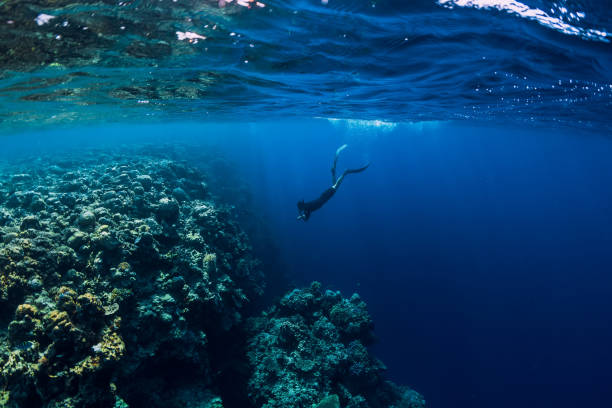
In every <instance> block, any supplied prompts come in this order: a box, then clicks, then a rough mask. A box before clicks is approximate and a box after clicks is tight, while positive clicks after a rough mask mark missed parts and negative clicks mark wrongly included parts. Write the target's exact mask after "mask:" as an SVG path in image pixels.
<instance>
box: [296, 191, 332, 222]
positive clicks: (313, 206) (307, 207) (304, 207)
mask: <svg viewBox="0 0 612 408" xmlns="http://www.w3.org/2000/svg"><path fill="white" fill-rule="evenodd" d="M335 193H336V189H335V188H333V187H330V188H328V189H327V190H325V191H324V192H323V193H321V195H320V196H319V198H317V199H316V200H312V201H308V202H306V203H305V202H303V201H300V202H299V203H298V209H299V210H300V212H302V213H303V214H304V221H306V220H307V219H308V218H310V213H311V212H313V211H316V210H318V209H319V208H321V207H323V204H325V203H326V202H328V201H329V199H330V198H332V197H333V196H334V194H335Z"/></svg>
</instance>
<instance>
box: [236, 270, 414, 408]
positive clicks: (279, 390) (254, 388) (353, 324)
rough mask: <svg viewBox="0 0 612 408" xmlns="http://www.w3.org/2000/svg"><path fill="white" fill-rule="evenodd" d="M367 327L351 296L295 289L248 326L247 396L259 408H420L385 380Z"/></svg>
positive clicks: (408, 392)
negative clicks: (373, 352)
mask: <svg viewBox="0 0 612 408" xmlns="http://www.w3.org/2000/svg"><path fill="white" fill-rule="evenodd" d="M372 328H373V327H372V320H371V319H370V316H369V314H368V312H367V310H366V305H365V303H364V302H363V301H362V300H361V299H360V298H359V296H358V295H357V294H354V295H353V296H351V298H350V299H346V298H343V297H342V296H341V295H340V293H339V292H333V291H330V290H327V291H323V290H322V289H321V285H320V284H319V283H318V282H314V283H313V284H312V285H311V286H310V288H307V289H303V290H300V289H295V290H293V291H292V292H290V293H288V294H287V295H285V296H284V297H283V298H282V299H281V301H280V303H279V304H278V305H276V306H273V307H272V308H271V309H270V310H269V311H267V312H266V313H263V314H262V315H261V316H260V317H257V318H252V319H250V320H249V323H248V332H249V343H248V359H249V364H250V372H251V373H252V374H251V377H250V379H249V383H248V389H249V396H250V397H251V398H252V400H253V401H254V402H255V406H257V407H262V408H281V407H296V408H306V407H308V408H310V407H317V408H332V407H335V408H337V407H340V406H342V407H350V408H382V407H387V408H390V407H398V408H399V407H402V408H421V407H424V406H425V401H424V400H423V399H422V397H421V396H420V395H419V394H418V393H416V392H415V391H413V390H411V389H408V388H405V387H404V388H403V387H398V386H396V385H394V384H393V383H391V382H389V381H386V380H385V379H384V378H383V376H382V372H383V371H384V370H385V366H384V365H383V364H382V363H381V362H380V361H379V360H377V359H376V358H374V357H372V356H371V355H370V354H369V353H368V350H367V348H366V346H367V345H368V344H370V343H371V342H372V340H373V336H372Z"/></svg>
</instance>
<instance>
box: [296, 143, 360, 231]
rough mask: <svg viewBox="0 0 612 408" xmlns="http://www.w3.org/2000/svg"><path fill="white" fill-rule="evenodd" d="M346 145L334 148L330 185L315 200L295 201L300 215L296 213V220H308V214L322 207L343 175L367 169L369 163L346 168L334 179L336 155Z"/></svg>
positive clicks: (337, 155)
mask: <svg viewBox="0 0 612 408" xmlns="http://www.w3.org/2000/svg"><path fill="white" fill-rule="evenodd" d="M346 146H347V145H342V146H340V147H339V148H338V150H336V157H335V158H334V165H333V166H332V169H331V172H332V186H331V187H330V188H328V189H327V190H325V191H324V192H323V193H321V195H320V196H319V198H317V199H316V200H312V201H308V202H304V200H302V201H299V202H298V203H297V207H298V212H299V213H300V215H298V217H297V219H298V220H303V221H308V218H310V214H311V213H312V212H313V211H316V210H318V209H319V208H321V207H323V204H325V203H326V202H328V201H329V199H330V198H332V197H333V196H334V194H335V193H336V190H338V187H340V184H341V183H342V180H344V177H345V176H346V175H347V174H351V173H361V172H362V171H364V170H365V169H367V168H368V166H369V165H370V163H368V164H366V165H365V166H363V167H360V168H358V169H346V170H344V173H342V175H341V176H340V177H338V178H337V179H336V164H338V157H339V156H340V153H341V152H342V151H343V150H344V149H346Z"/></svg>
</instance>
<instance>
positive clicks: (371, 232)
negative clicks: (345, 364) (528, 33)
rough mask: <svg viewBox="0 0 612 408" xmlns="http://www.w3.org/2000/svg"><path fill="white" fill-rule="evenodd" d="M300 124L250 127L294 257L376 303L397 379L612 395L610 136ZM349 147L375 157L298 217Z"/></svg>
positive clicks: (262, 179) (498, 392)
mask: <svg viewBox="0 0 612 408" xmlns="http://www.w3.org/2000/svg"><path fill="white" fill-rule="evenodd" d="M287 132H288V129H287V127H286V126H268V127H266V126H253V127H252V128H251V129H250V131H249V132H248V133H249V134H250V137H247V138H246V139H247V140H249V141H250V143H249V142H246V141H244V139H240V140H241V143H240V144H241V145H243V144H245V143H246V144H247V145H249V147H248V149H249V152H245V156H246V157H250V158H251V160H253V161H252V162H251V163H249V164H248V166H249V168H250V170H249V173H250V174H252V176H253V185H254V186H255V189H256V191H257V195H258V197H259V198H260V200H262V201H261V202H262V204H263V205H264V206H265V210H266V213H267V214H268V217H269V219H270V223H271V225H272V226H273V230H274V232H275V234H276V237H277V239H278V241H279V242H280V247H281V249H282V252H283V254H284V256H285V257H286V262H287V263H288V265H289V267H290V268H291V269H290V270H291V273H292V274H293V275H294V276H295V277H296V279H297V280H298V281H302V282H307V281H309V280H311V279H318V280H321V281H322V282H325V284H329V285H332V286H333V287H337V288H341V289H342V290H344V291H358V292H359V293H360V294H361V295H362V296H363V297H364V298H365V299H366V300H367V302H368V304H369V306H370V308H371V310H372V312H373V314H374V319H375V322H376V327H377V334H378V336H379V338H380V342H379V343H378V346H377V347H376V352H377V353H378V355H379V356H380V357H381V358H382V359H383V361H385V362H386V363H387V365H388V367H389V371H390V374H391V376H392V377H393V378H394V379H396V380H398V381H400V382H404V383H406V384H410V385H411V386H413V387H415V388H416V389H418V390H419V391H420V392H422V393H423V394H424V395H425V396H426V398H427V400H428V402H429V403H430V406H431V407H483V408H485V407H500V408H501V407H516V406H522V407H542V406H550V407H553V406H554V407H575V406H607V405H608V404H609V403H610V401H612V389H611V388H610V385H609V378H610V377H609V371H608V368H609V367H610V364H611V363H612V352H611V351H610V348H609V345H610V342H611V340H612V318H611V317H610V310H611V308H612V297H611V296H610V295H611V294H612V278H611V277H610V271H612V251H611V250H610V248H611V247H612V189H610V185H612V162H611V161H610V157H611V155H612V142H611V141H610V140H609V139H604V138H600V137H585V136H584V135H580V134H575V133H559V132H546V131H533V130H526V129H512V130H510V129H498V128H469V127H465V126H454V125H450V124H426V125H423V126H405V127H400V128H396V129H395V130H393V131H389V130H388V131H381V130H379V129H376V128H375V129H364V128H359V127H357V128H353V129H350V128H346V127H344V128H343V127H342V126H340V127H338V126H336V127H334V126H329V125H322V124H318V125H314V126H311V127H310V126H309V127H299V128H298V129H295V128H291V135H288V134H287ZM262 134H265V135H266V137H265V138H263V140H262V138H261V135H262ZM342 143H348V144H349V148H348V149H347V150H345V154H346V157H342V158H341V160H340V164H339V166H341V167H343V166H349V165H350V166H352V167H357V166H358V165H360V164H361V163H363V162H364V161H366V160H369V161H371V162H372V165H371V167H370V168H369V169H368V170H367V171H366V172H365V173H363V174H357V175H350V176H348V177H347V179H346V180H345V182H344V183H343V184H342V186H341V188H340V190H339V191H338V193H337V194H336V196H334V197H333V198H332V200H331V201H330V202H329V203H328V205H327V206H325V207H323V208H322V209H321V210H320V211H318V212H315V213H314V214H313V215H312V217H311V219H310V220H309V221H308V223H306V224H303V223H299V222H296V220H295V215H296V213H295V201H296V198H298V199H299V198H306V199H311V198H315V197H316V196H318V194H319V193H320V192H321V191H322V190H323V189H324V188H325V187H327V186H328V185H329V183H330V181H329V179H330V174H329V168H330V165H331V160H332V157H333V153H334V151H335V148H336V147H338V146H340V145H341V144H342ZM242 160H247V159H242ZM245 165H247V164H246V162H245ZM256 169H259V171H257V170H256Z"/></svg>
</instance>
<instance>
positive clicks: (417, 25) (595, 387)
mask: <svg viewBox="0 0 612 408" xmlns="http://www.w3.org/2000/svg"><path fill="white" fill-rule="evenodd" d="M610 10H612V8H611V4H610V1H608V0H598V1H595V0H589V1H573V0H562V1H561V0H558V1H550V0H546V1H544V0H528V1H523V2H519V1H515V0H438V1H435V0H419V1H410V2H408V1H400V0H368V1H356V0H329V1H315V0H285V1H281V0H272V1H270V2H259V3H256V2H254V1H250V0H249V1H247V0H240V1H238V0H235V1H228V0H223V1H218V0H215V1H212V0H211V1H208V0H175V1H171V0H161V1H158V0H155V1H146V0H133V1H130V0H127V1H120V2H111V1H101V2H91V1H81V2H71V1H60V2H55V1H54V2H51V1H42V0H41V1H29V2H20V1H4V2H2V3H1V4H0V50H1V52H0V134H1V135H0V145H1V146H2V148H1V149H0V160H2V161H12V160H15V158H19V157H26V156H29V155H32V154H34V155H41V156H42V155H54V154H57V155H58V156H59V155H63V154H66V153H70V152H71V151H75V152H77V153H78V152H80V151H83V150H88V149H91V148H100V147H108V148H115V147H117V146H121V145H134V144H137V145H149V146H157V147H159V146H172V147H181V146H185V145H186V146H189V148H188V149H186V150H185V149H183V150H182V151H183V155H182V156H181V157H182V158H184V159H186V160H188V161H190V162H191V163H193V164H195V165H197V164H198V160H202V157H203V156H202V154H201V153H205V152H208V151H214V152H218V154H219V157H223V158H224V159H223V163H224V164H223V166H225V167H223V169H224V170H223V171H226V175H227V180H226V183H225V184H226V186H222V187H227V194H228V197H227V199H228V201H230V202H234V203H235V204H236V206H237V207H240V208H239V211H241V216H242V218H243V221H244V223H245V225H248V223H249V222H250V221H253V220H256V221H257V222H259V223H263V224H264V225H265V226H266V228H267V231H266V233H267V234H268V235H269V237H270V242H268V241H266V242H265V243H260V245H259V248H258V249H259V251H260V254H261V255H262V257H274V259H275V261H274V263H273V265H275V268H278V270H277V271H275V273H278V272H279V271H281V270H282V273H284V274H285V275H286V279H287V280H288V281H289V282H290V283H291V284H294V285H297V286H302V285H304V284H308V283H309V282H310V281H312V280H318V281H320V282H322V283H323V285H324V286H326V287H330V288H333V289H340V290H342V291H343V292H344V293H348V294H350V293H352V292H358V293H359V294H360V295H361V296H362V297H363V299H364V300H365V301H366V302H367V304H368V306H369V308H370V311H371V312H372V314H373V318H374V321H375V324H376V334H377V336H378V338H379V341H378V342H377V343H376V344H375V345H374V347H373V350H374V352H375V354H376V355H377V356H378V357H379V358H381V359H382V360H383V361H384V362H385V363H386V365H387V367H388V374H389V377H390V378H392V379H393V380H394V381H396V382H398V383H404V384H407V385H410V386H411V387H413V388H415V389H416V390H418V391H419V392H421V393H422V394H423V395H424V396H425V398H426V400H427V401H428V406H430V407H432V408H442V407H470V408H491V407H496V408H505V407H516V406H521V407H527V408H529V407H549V406H550V407H557V408H565V407H576V406H594V407H606V406H609V405H610V404H611V401H612V388H611V387H610V374H609V367H610V366H611V364H612V352H611V351H610V348H609V345H610V343H611V340H612V319H611V318H610V310H611V309H612V308H611V307H612V296H611V294H612V278H611V277H610V271H611V270H612V251H611V250H610V248H611V247H612V245H611V244H612V204H611V203H612V189H611V188H610V186H611V185H612V161H611V160H610V157H612V139H611V138H610V136H612V120H611V119H610V118H611V117H612V74H611V73H612V47H611V45H610V37H611V35H612V34H611V32H612V19H611V11H610ZM343 144H347V145H348V147H347V149H345V150H344V151H343V152H342V155H341V157H340V160H339V163H338V170H339V171H342V170H343V169H345V168H354V167H359V166H362V165H363V164H364V163H368V162H369V163H371V166H370V167H369V168H368V169H367V170H366V171H365V172H363V173H360V174H351V175H348V176H347V178H346V180H345V181H344V182H343V184H342V186H341V188H340V189H339V191H338V192H337V194H336V195H335V196H334V197H333V198H332V199H331V200H330V201H329V202H328V203H327V204H326V205H325V206H324V207H323V208H322V209H320V210H318V211H316V212H314V213H313V214H312V217H311V218H310V219H309V220H308V222H306V223H304V222H300V221H298V220H297V219H296V217H297V215H298V213H297V208H296V203H297V202H298V200H301V199H305V200H311V199H314V198H316V197H318V196H319V194H320V193H321V192H322V191H324V190H325V189H326V188H328V187H329V186H330V184H331V174H330V168H331V165H332V162H333V158H334V152H335V151H336V149H337V148H338V147H340V146H341V145H343ZM255 246H256V247H257V246H258V245H257V243H256V245H255ZM272 286H273V285H272Z"/></svg>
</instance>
